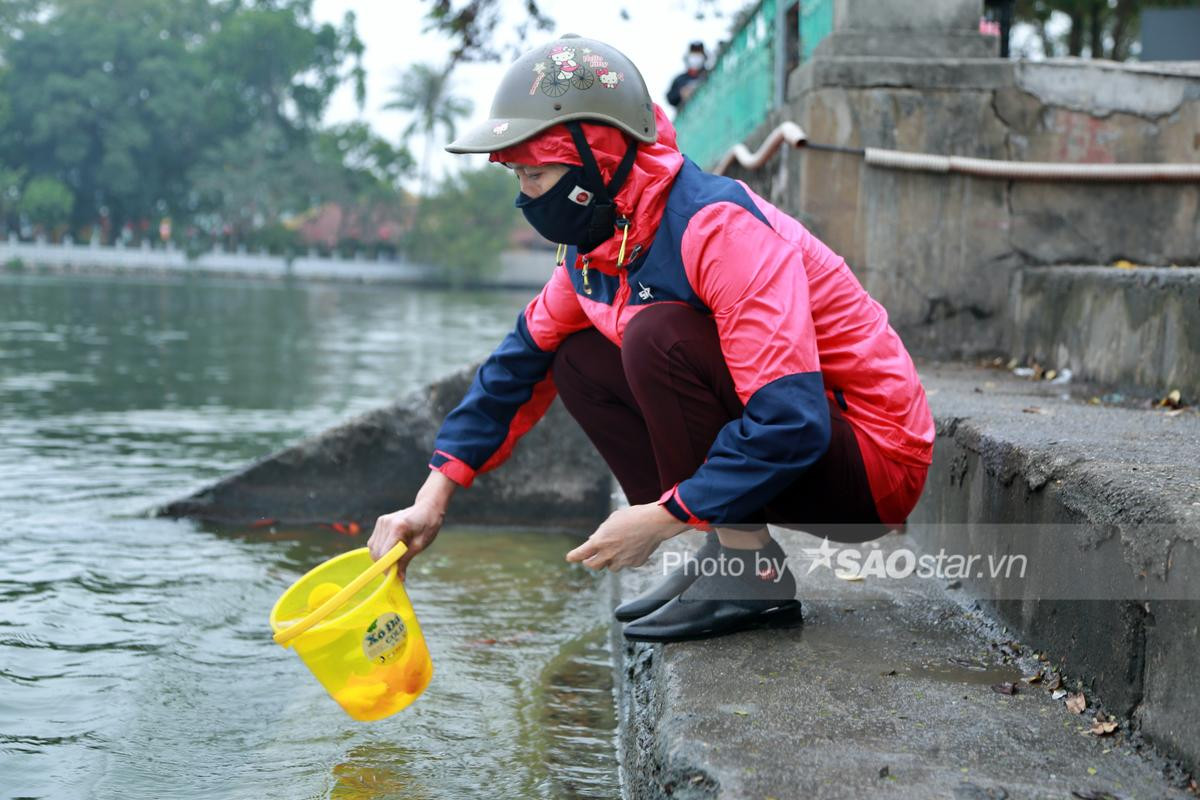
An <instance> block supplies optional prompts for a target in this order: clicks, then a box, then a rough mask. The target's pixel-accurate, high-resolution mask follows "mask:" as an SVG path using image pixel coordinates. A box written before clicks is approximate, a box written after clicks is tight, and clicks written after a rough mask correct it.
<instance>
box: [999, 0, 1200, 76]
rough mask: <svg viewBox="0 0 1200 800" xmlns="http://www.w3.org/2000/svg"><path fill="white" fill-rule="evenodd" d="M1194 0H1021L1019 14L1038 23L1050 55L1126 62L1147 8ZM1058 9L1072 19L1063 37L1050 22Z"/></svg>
mask: <svg viewBox="0 0 1200 800" xmlns="http://www.w3.org/2000/svg"><path fill="white" fill-rule="evenodd" d="M1194 3H1195V0H1149V2H1147V0H1017V3H1016V8H1015V15H1016V19H1017V20H1018V21H1020V22H1027V23H1029V24H1031V25H1033V26H1034V28H1035V29H1036V30H1037V32H1038V36H1039V37H1040V38H1041V42H1042V51H1043V52H1044V53H1045V54H1046V55H1047V56H1062V55H1071V56H1082V55H1087V56H1091V57H1092V58H1109V59H1113V60H1116V61H1124V60H1126V59H1128V58H1129V57H1130V55H1131V50H1132V47H1133V44H1134V42H1136V41H1137V39H1138V34H1139V32H1140V29H1141V16H1142V9H1143V8H1146V7H1147V6H1153V7H1155V8H1162V7H1168V6H1187V5H1193V4H1194ZM1056 11H1057V12H1061V13H1063V14H1065V15H1066V16H1067V17H1068V18H1069V19H1070V26H1069V27H1068V28H1067V29H1066V31H1065V32H1063V33H1062V34H1061V35H1059V36H1053V35H1051V33H1050V31H1049V27H1048V25H1047V23H1048V22H1049V21H1050V17H1051V15H1053V14H1054V12H1056Z"/></svg>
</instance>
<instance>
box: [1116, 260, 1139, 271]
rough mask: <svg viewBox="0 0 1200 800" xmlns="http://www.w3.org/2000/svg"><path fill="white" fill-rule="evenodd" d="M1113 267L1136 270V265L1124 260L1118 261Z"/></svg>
mask: <svg viewBox="0 0 1200 800" xmlns="http://www.w3.org/2000/svg"><path fill="white" fill-rule="evenodd" d="M1113 266H1114V267H1116V268H1117V269H1137V265H1136V264H1134V263H1133V262H1132V261H1128V260H1126V259H1124V258H1122V259H1120V260H1118V261H1117V262H1116V263H1115V264H1113Z"/></svg>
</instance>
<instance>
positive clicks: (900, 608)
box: [613, 530, 1191, 800]
mask: <svg viewBox="0 0 1200 800" xmlns="http://www.w3.org/2000/svg"><path fill="white" fill-rule="evenodd" d="M773 533H774V535H775V536H776V538H777V539H778V540H779V542H780V543H781V544H782V546H783V548H784V550H785V551H787V552H788V555H789V563H790V565H791V567H792V570H793V572H795V573H796V575H797V582H798V583H799V584H800V587H801V588H800V592H799V594H800V597H801V599H802V602H803V604H804V610H805V621H804V624H803V625H802V626H801V627H799V628H795V629H788V630H781V631H748V632H742V633H736V634H732V635H729V636H724V637H720V638H715V639H708V640H701V641H695V642H681V643H672V644H666V645H651V644H645V643H633V642H627V641H626V640H625V639H624V637H623V636H622V635H621V633H620V625H619V624H617V625H615V626H614V628H613V636H614V646H613V651H614V654H615V655H616V657H617V673H618V674H617V680H618V688H619V691H618V697H619V698H620V702H619V714H620V731H621V737H620V742H621V744H620V748H621V749H620V756H621V762H622V766H623V774H624V777H625V782H626V796H627V797H628V798H629V799H630V800H651V799H653V800H657V799H658V798H665V797H670V798H675V799H676V800H678V799H679V798H686V799H689V800H690V799H692V798H723V799H728V800H734V799H736V800H749V799H750V798H753V800H764V799H765V798H777V800H799V799H800V798H805V800H832V799H833V798H846V799H847V800H851V799H853V800H857V799H858V798H864V797H870V798H912V799H913V800H917V799H919V800H928V798H934V797H937V798H964V799H966V798H980V799H982V798H1023V799H1029V798H1046V799H1047V800H1048V799H1049V798H1055V799H1056V800H1057V799H1058V798H1071V797H1097V798H1099V797H1120V798H1156V799H1157V798H1183V797H1190V796H1191V795H1190V794H1187V793H1186V792H1184V791H1182V790H1181V789H1180V788H1179V785H1180V784H1181V783H1184V782H1186V778H1185V777H1183V776H1182V775H1181V773H1179V772H1178V771H1177V769H1176V768H1175V767H1173V766H1172V765H1171V764H1170V763H1169V762H1167V761H1166V760H1164V759H1162V758H1161V757H1160V756H1157V755H1156V754H1154V753H1153V752H1152V751H1150V750H1149V749H1148V748H1139V745H1138V737H1137V736H1136V734H1133V735H1131V734H1130V731H1129V728H1128V725H1127V724H1126V725H1125V727H1123V728H1120V729H1118V730H1117V731H1115V732H1113V733H1112V734H1109V735H1106V736H1096V735H1092V734H1089V733H1087V731H1088V730H1089V728H1090V726H1091V725H1092V724H1093V715H1094V713H1095V708H1094V701H1093V700H1092V698H1091V696H1090V694H1089V693H1088V690H1087V688H1086V687H1085V688H1084V696H1085V698H1086V699H1087V701H1088V706H1089V708H1088V709H1087V711H1086V712H1085V713H1083V714H1074V713H1071V712H1070V711H1069V710H1068V709H1067V708H1066V705H1065V700H1064V699H1055V698H1054V696H1053V695H1052V694H1051V692H1050V691H1049V690H1048V689H1046V688H1043V687H1042V686H1041V685H1040V683H1034V684H1031V685H1029V686H1021V685H1020V684H1019V683H1018V682H1019V681H1020V679H1021V677H1022V676H1027V675H1032V674H1033V673H1035V672H1036V671H1038V670H1047V665H1046V664H1042V663H1041V662H1039V661H1038V659H1036V658H1035V657H1034V651H1033V650H1032V648H1031V647H1029V646H1028V645H1027V644H1026V643H1025V642H1018V643H1017V644H1016V645H1015V646H1014V644H1013V643H1012V642H1011V639H1012V636H1011V635H1010V634H1005V632H1004V631H1002V630H1000V629H999V628H997V627H996V626H995V625H994V623H992V622H991V621H990V618H989V617H988V616H987V615H985V614H983V613H981V612H980V611H978V610H974V609H972V608H970V607H969V606H966V605H964V604H962V603H960V602H956V600H955V599H954V598H953V597H951V596H949V595H948V593H947V592H946V591H945V590H944V589H943V587H942V584H940V583H936V582H934V581H932V580H920V579H916V578H911V579H904V580H892V579H876V578H873V577H867V578H864V579H863V580H861V581H844V580H840V579H838V578H837V577H835V576H834V574H833V572H832V571H831V570H829V569H825V568H824V567H821V568H819V569H817V570H816V571H814V572H812V573H811V574H805V573H806V569H807V567H805V566H803V564H804V561H803V560H802V558H801V556H802V553H803V550H804V548H816V547H819V546H820V544H821V542H820V540H818V539H816V538H815V537H812V536H810V535H808V534H805V533H800V532H796V531H787V530H774V531H773ZM678 538H687V537H678ZM906 539H907V537H905V536H899V535H888V536H885V537H883V538H882V539H880V540H878V544H879V545H880V547H879V550H880V552H881V553H883V554H884V555H885V556H886V555H890V554H891V553H893V552H895V551H896V550H897V549H898V548H901V547H907V546H909V545H908V543H907V541H906ZM679 547H680V545H679V543H678V539H676V540H672V542H669V543H668V544H666V545H664V546H663V548H661V550H662V552H660V553H659V554H658V556H657V557H656V558H654V559H652V560H651V561H650V562H649V563H648V564H647V565H646V566H644V567H641V568H639V569H636V570H633V571H623V572H621V573H618V576H619V577H618V578H617V580H615V581H614V583H615V584H616V585H617V587H618V595H619V596H623V597H630V596H633V595H634V594H636V593H637V592H639V591H641V590H642V589H643V588H644V587H645V586H646V585H648V584H649V583H650V582H651V581H652V580H654V579H656V578H657V577H658V576H659V575H661V563H662V562H661V556H662V553H663V552H666V551H667V550H671V549H678V548H679ZM862 547H863V548H864V549H867V548H869V545H865V546H862ZM959 594H961V592H960V593H959ZM1005 682H1008V683H1017V684H1018V685H1017V688H1016V692H1015V694H1011V695H1009V694H1001V693H999V692H997V691H996V690H994V689H993V688H992V687H993V685H999V684H1003V683H1005ZM1068 688H1071V689H1072V690H1073V691H1074V690H1076V688H1077V687H1075V686H1074V684H1073V683H1072V684H1069V687H1068ZM1072 792H1077V793H1078V794H1072ZM1105 793H1107V794H1105Z"/></svg>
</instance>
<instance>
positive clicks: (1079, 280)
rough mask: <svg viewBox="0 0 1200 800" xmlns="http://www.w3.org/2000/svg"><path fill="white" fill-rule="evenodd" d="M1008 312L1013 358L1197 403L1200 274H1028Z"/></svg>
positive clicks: (1022, 275) (1017, 280)
mask: <svg viewBox="0 0 1200 800" xmlns="http://www.w3.org/2000/svg"><path fill="white" fill-rule="evenodd" d="M1009 314H1010V332H1009V341H1011V342H1012V354H1013V356H1014V357H1016V358H1017V359H1018V360H1022V361H1034V362H1037V363H1039V364H1042V365H1044V366H1046V367H1050V368H1054V369H1057V370H1060V371H1061V370H1062V369H1064V368H1069V369H1070V370H1071V371H1072V372H1073V373H1074V374H1075V375H1076V376H1079V377H1081V378H1085V379H1090V380H1095V381H1099V382H1101V383H1105V384H1108V385H1109V386H1112V387H1116V388H1119V389H1122V390H1127V391H1128V390H1134V389H1138V388H1141V389H1146V390H1149V391H1152V392H1161V393H1162V394H1166V393H1167V392H1169V391H1170V390H1172V389H1178V390H1179V391H1180V392H1181V393H1182V394H1183V395H1185V396H1186V397H1189V398H1191V399H1192V401H1193V402H1195V401H1196V400H1197V399H1200V268H1196V267H1177V268H1169V267H1154V268H1151V267H1136V268H1132V269H1118V268H1115V267H1087V266H1079V267H1034V268H1026V269H1023V270H1019V271H1018V272H1017V274H1016V275H1015V277H1014V287H1013V292H1012V299H1011V303H1010V310H1009Z"/></svg>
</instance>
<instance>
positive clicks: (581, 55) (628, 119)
mask: <svg viewBox="0 0 1200 800" xmlns="http://www.w3.org/2000/svg"><path fill="white" fill-rule="evenodd" d="M571 120H590V121H593V122H603V123H607V124H609V125H613V126H615V127H617V128H620V129H621V130H623V131H625V132H626V133H628V134H629V135H630V136H632V137H633V138H634V139H636V140H638V141H642V142H646V143H648V144H649V143H651V142H654V141H655V140H656V139H657V138H658V131H657V126H656V125H655V122H654V103H653V102H652V101H651V99H650V92H649V91H648V90H647V89H646V82H645V81H644V80H643V79H642V74H641V73H640V72H638V68H637V67H635V66H634V65H633V62H632V61H630V60H629V59H628V58H626V57H625V55H624V54H622V53H621V51H619V50H617V49H616V48H615V47H612V46H610V45H607V44H605V43H604V42H598V41H596V40H595V39H585V38H583V37H582V36H576V35H575V34H573V33H568V34H564V35H562V36H561V37H559V38H558V39H555V40H554V41H553V42H550V43H549V44H546V45H543V46H541V47H536V48H534V49H533V50H530V51H529V52H527V53H526V54H525V55H523V56H521V57H520V58H519V59H517V61H516V62H515V63H513V65H512V66H510V67H509V68H508V71H507V72H506V73H504V77H503V78H502V79H501V81H500V87H499V88H498V89H497V90H496V94H495V97H493V98H492V110H491V113H490V114H489V117H488V119H487V121H485V122H482V123H480V124H479V125H476V126H474V127H472V128H471V129H470V130H468V131H467V132H466V133H464V134H463V135H462V136H460V137H458V138H457V139H455V140H454V141H453V142H451V143H450V144H448V145H447V146H446V149H447V150H448V151H450V152H451V153H491V152H494V151H496V150H502V149H504V148H506V147H511V146H512V145H514V144H517V143H518V142H523V141H525V140H526V139H528V138H529V137H531V136H533V135H534V134H537V133H540V132H541V131H544V130H545V129H546V128H549V127H552V126H554V125H557V124H559V123H560V122H570V121H571Z"/></svg>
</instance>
